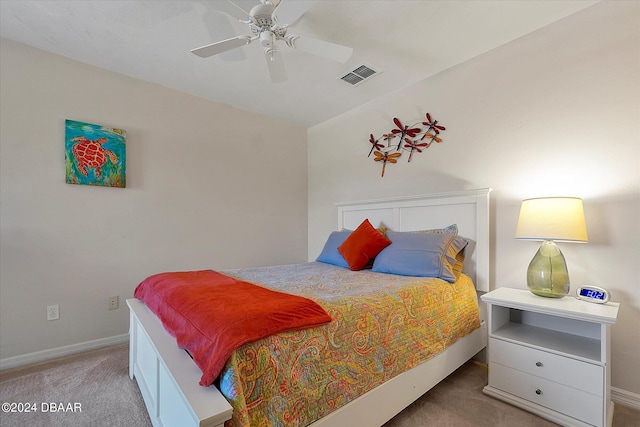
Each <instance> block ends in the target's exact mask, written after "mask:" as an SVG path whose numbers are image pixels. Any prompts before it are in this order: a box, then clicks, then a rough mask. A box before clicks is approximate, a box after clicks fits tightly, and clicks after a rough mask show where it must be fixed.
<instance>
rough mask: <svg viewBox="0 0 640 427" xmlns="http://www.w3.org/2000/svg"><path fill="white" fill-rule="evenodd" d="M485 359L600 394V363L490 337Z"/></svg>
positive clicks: (601, 372)
mask: <svg viewBox="0 0 640 427" xmlns="http://www.w3.org/2000/svg"><path fill="white" fill-rule="evenodd" d="M489 361H490V362H494V363H498V364H500V365H503V366H507V367H509V368H513V369H517V370H518V371H522V372H526V373H529V374H532V375H536V376H538V377H541V378H544V379H547V380H551V381H553V382H555V383H560V384H564V385H566V386H569V387H571V388H575V389H578V390H582V391H586V392H588V393H590V394H593V395H596V396H599V397H601V398H602V395H603V390H604V368H603V367H602V366H598V365H594V364H591V363H587V362H583V361H580V360H575V359H572V358H570V357H564V356H559V355H557V354H553V353H548V352H546V351H540V350H536V349H533V348H530V347H526V346H523V345H519V344H514V343H510V342H507V341H503V340H499V339H496V338H491V339H490V340H489Z"/></svg>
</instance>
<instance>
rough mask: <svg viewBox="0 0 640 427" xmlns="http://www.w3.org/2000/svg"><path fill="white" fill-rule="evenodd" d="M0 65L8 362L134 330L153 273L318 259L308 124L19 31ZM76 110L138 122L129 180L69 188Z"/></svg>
mask: <svg viewBox="0 0 640 427" xmlns="http://www.w3.org/2000/svg"><path fill="white" fill-rule="evenodd" d="M0 66H1V70H0V78H1V80H0V88H1V92H2V95H1V97H0V123H1V133H0V150H1V151H0V153H1V164H0V174H1V175H0V190H1V193H0V195H1V201H0V206H1V215H0V220H1V222H0V224H1V229H0V230H1V237H0V244H1V246H0V249H1V251H0V256H1V258H0V263H1V269H0V358H2V359H6V358H14V357H16V356H22V355H25V354H27V353H31V352H39V351H42V350H49V349H54V348H58V347H63V346H72V345H76V344H78V343H84V342H87V341H92V340H100V339H103V338H108V337H112V336H117V335H120V334H126V333H127V332H128V325H129V317H128V310H127V308H126V305H125V301H124V300H125V298H130V297H131V296H132V295H133V290H134V288H135V286H136V285H137V284H138V283H139V282H140V281H141V280H142V279H144V278H145V277H146V276H148V275H150V274H153V273H157V272H160V271H168V270H182V269H205V268H213V269H227V268H235V267H243V266H257V265H268V264H282V263H291V262H303V261H305V260H306V257H305V253H306V251H307V160H306V159H307V154H306V145H305V142H306V129H304V128H300V127H295V126H292V125H289V124H287V123H284V122H279V121H275V120H271V119H267V118H265V117H262V116H258V115H255V114H250V113H246V112H243V111H239V110H236V109H233V108H231V107H228V106H224V105H220V104H215V103H211V102H207V101H204V100H202V99H198V98H195V97H192V96H187V95H183V94H180V93H177V92H174V91H171V90H168V89H165V88H162V87H160V86H157V85H154V84H150V83H145V82H142V81H139V80H135V79H131V78H128V77H125V76H122V75H119V74H115V73H112V72H108V71H105V70H102V69H99V68H94V67H90V66H87V65H84V64H81V63H78V62H74V61H71V60H68V59H65V58H63V57H60V56H55V55H51V54H48V53H45V52H42V51H39V50H35V49H32V48H29V47H26V46H24V45H19V44H16V43H13V42H10V41H7V40H2V44H1V45H0ZM65 119H74V120H79V121H85V122H90V123H97V124H103V125H108V126H112V127H116V128H121V129H124V130H126V131H127V188H126V189H114V188H105V187H90V186H80V185H69V184H65V169H64V167H65V166H64V165H65V160H64V121H65ZM284 153H286V156H283V154H284ZM111 295H119V296H120V308H119V309H117V310H111V311H109V310H107V298H108V297H109V296H111ZM51 304H59V306H60V320H58V321H52V322H47V321H46V314H45V311H46V306H47V305H51Z"/></svg>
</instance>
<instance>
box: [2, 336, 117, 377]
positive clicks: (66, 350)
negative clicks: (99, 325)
mask: <svg viewBox="0 0 640 427" xmlns="http://www.w3.org/2000/svg"><path fill="white" fill-rule="evenodd" d="M126 342H129V334H122V335H116V336H114V337H108V338H100V339H97V340H93V341H85V342H81V343H78V344H71V345H66V346H64V347H57V348H52V349H49V350H42V351H36V352H33V353H27V354H23V355H21V356H14V357H7V358H5V359H0V370H3V369H10V368H17V367H18V366H24V365H29V364H31V363H38V362H44V361H47V360H51V359H56V358H58V357H63V356H69V355H72V354H76V353H83V352H85V351H89V350H96V349H99V348H102V347H109V346H111V345H117V344H124V343H126Z"/></svg>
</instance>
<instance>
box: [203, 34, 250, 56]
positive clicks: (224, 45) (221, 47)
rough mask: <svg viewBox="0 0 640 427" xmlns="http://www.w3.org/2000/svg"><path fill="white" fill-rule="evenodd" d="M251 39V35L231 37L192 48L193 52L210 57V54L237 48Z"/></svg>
mask: <svg viewBox="0 0 640 427" xmlns="http://www.w3.org/2000/svg"><path fill="white" fill-rule="evenodd" d="M251 40H252V39H251V37H249V36H238V37H234V38H231V39H227V40H223V41H221V42H217V43H213V44H208V45H206V46H202V47H198V48H196V49H191V52H192V53H194V54H195V55H198V56H199V57H201V58H208V57H210V56H213V55H217V54H219V53H222V52H226V51H228V50H231V49H235V48H236V47H240V46H244V45H246V44H249V43H251Z"/></svg>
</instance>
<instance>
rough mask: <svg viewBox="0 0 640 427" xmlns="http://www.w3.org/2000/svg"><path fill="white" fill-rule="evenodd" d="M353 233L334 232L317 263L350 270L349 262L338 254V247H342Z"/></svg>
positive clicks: (345, 231)
mask: <svg viewBox="0 0 640 427" xmlns="http://www.w3.org/2000/svg"><path fill="white" fill-rule="evenodd" d="M351 233H352V231H351V230H343V231H334V232H333V233H331V234H330V235H329V238H328V239H327V242H326V243H325V244H324V248H323V249H322V252H320V255H319V256H318V258H317V259H316V261H319V262H324V263H325V264H332V265H337V266H339V267H344V268H349V264H347V261H345V260H344V257H343V256H342V254H341V253H340V252H338V246H340V245H341V244H342V243H343V242H344V241H345V240H346V239H347V237H349V235H350V234H351Z"/></svg>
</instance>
